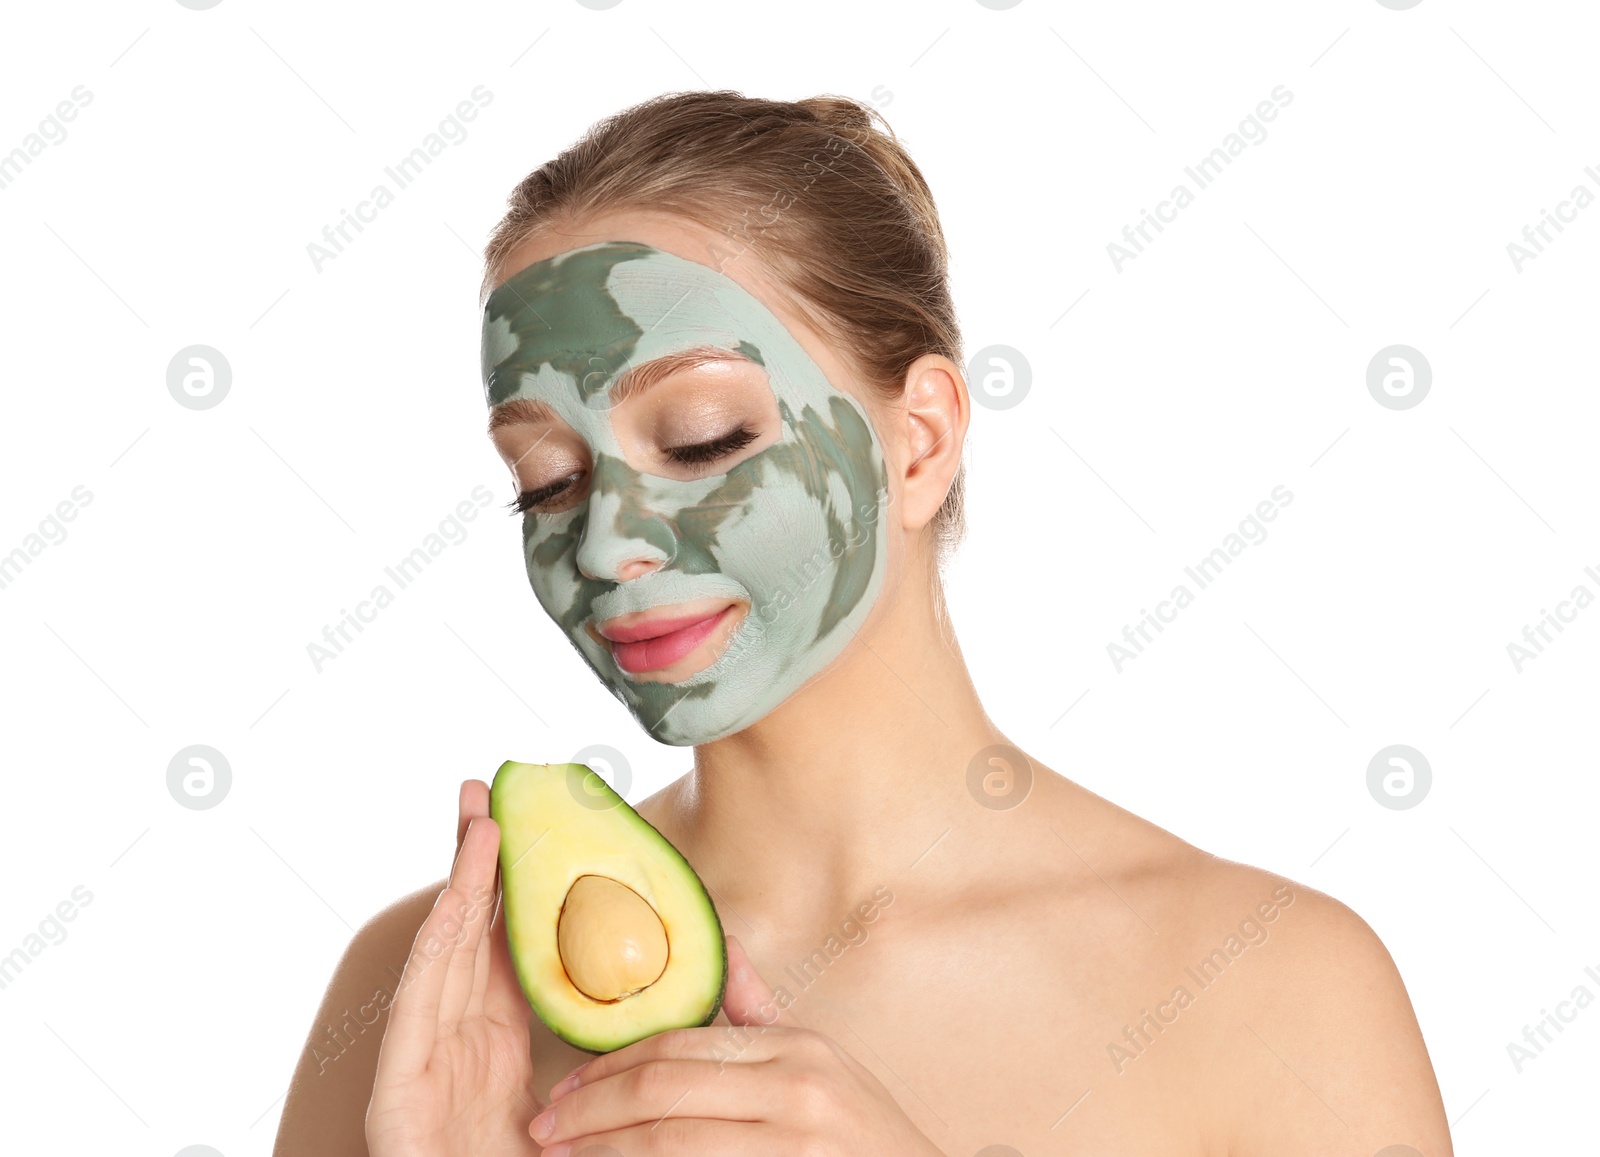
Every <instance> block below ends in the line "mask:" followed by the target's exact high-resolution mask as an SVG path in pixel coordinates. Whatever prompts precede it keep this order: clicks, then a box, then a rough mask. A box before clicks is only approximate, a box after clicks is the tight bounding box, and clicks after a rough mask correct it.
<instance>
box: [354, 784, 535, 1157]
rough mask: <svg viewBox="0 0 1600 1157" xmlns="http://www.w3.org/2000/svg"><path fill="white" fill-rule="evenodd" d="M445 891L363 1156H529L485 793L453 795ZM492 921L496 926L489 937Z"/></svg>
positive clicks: (512, 980) (415, 965) (397, 1017)
mask: <svg viewBox="0 0 1600 1157" xmlns="http://www.w3.org/2000/svg"><path fill="white" fill-rule="evenodd" d="M456 839H457V850H456V862H455V865H454V866H453V867H452V868H451V870H450V883H449V886H448V887H446V888H445V889H444V891H442V892H440V893H439V899H438V901H437V902H436V903H435V904H434V906H433V911H432V912H431V913H430V914H429V915H428V918H427V920H426V921H424V922H423V925H422V928H421V929H420V930H419V931H418V932H417V938H416V941H415V943H413V945H412V947H411V956H410V959H408V960H407V962H406V967H405V975H404V976H403V977H402V978H401V982H400V987H399V990H398V991H397V992H396V993H395V999H394V1003H393V1004H392V1005H391V1006H390V1009H389V1026H388V1029H387V1030H386V1031H385V1032H384V1035H383V1044H382V1046H381V1048H380V1050H379V1053H378V1071H377V1076H376V1078H375V1080H374V1082H373V1089H372V1101H371V1103H370V1104H369V1105H368V1107H367V1148H368V1150H369V1152H370V1153H371V1157H455V1155H457V1154H460V1155H462V1157H468V1155H470V1157H531V1155H533V1154H536V1153H538V1152H539V1149H538V1147H537V1146H536V1145H534V1144H533V1142H532V1141H531V1140H530V1139H529V1135H528V1121H529V1119H530V1118H531V1117H532V1116H533V1115H534V1114H535V1113H536V1112H538V1111H539V1109H540V1108H542V1107H543V1106H542V1105H541V1104H540V1102H539V1098H538V1096H537V1094H536V1093H535V1092H534V1088H533V1068H532V1064H531V1060H530V1057H529V1053H528V1018H529V1016H530V1015H531V1011H532V1010H531V1009H529V1007H528V1002H527V1000H526V999H525V998H524V997H523V995H522V990H521V988H519V987H518V984H517V978H516V974H515V972H514V971H513V970H512V966H511V953H510V950H509V948H508V947H507V945H506V933H505V926H504V920H503V917H497V914H496V913H497V907H498V905H497V899H498V892H499V889H498V888H497V887H496V886H495V869H496V866H497V863H498V860H499V852H500V829H499V826H498V825H497V824H496V823H495V822H494V821H493V820H492V819H490V818H489V787H488V785H487V784H485V783H484V782H482V781H481V780H468V781H467V782H466V783H464V784H462V785H461V803H460V811H459V820H458V823H457V827H456ZM491 920H493V924H492V926H491Z"/></svg>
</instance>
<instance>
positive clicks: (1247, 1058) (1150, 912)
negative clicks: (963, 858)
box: [1044, 773, 1451, 1157]
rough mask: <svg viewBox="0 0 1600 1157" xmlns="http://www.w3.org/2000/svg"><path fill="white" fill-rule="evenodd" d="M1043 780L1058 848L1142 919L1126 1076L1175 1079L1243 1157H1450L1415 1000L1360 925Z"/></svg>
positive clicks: (1119, 1062) (1121, 1033)
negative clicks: (1398, 1149)
mask: <svg viewBox="0 0 1600 1157" xmlns="http://www.w3.org/2000/svg"><path fill="white" fill-rule="evenodd" d="M1046 779H1047V782H1048V784H1049V786H1048V788H1047V790H1046V792H1045V799H1044V802H1045V804H1046V807H1045V809H1044V811H1045V814H1046V815H1047V816H1048V817H1049V819H1050V823H1051V825H1052V826H1053V827H1055V828H1056V829H1057V833H1056V834H1057V835H1058V836H1060V837H1061V839H1062V841H1063V842H1066V843H1068V845H1069V846H1070V847H1072V848H1073V850H1074V851H1075V852H1076V853H1077V855H1078V858H1079V859H1081V860H1082V861H1083V862H1084V863H1085V864H1086V865H1087V866H1088V867H1089V868H1091V869H1092V871H1093V876H1092V877H1090V883H1091V885H1092V886H1093V887H1101V888H1102V889H1103V891H1104V892H1105V893H1106V896H1107V899H1106V906H1107V908H1108V910H1113V911H1114V910H1115V909H1114V905H1120V906H1121V908H1122V909H1123V912H1124V918H1123V919H1122V920H1121V922H1120V925H1119V927H1124V928H1125V927H1128V926H1129V925H1130V924H1131V923H1132V920H1131V917H1129V916H1127V913H1129V912H1131V913H1132V915H1135V916H1137V917H1138V918H1139V919H1138V923H1137V924H1135V925H1133V927H1134V936H1132V937H1130V938H1128V939H1126V940H1122V941H1118V942H1117V943H1119V944H1120V946H1121V947H1120V951H1121V952H1122V953H1123V958H1122V961H1119V963H1122V962H1124V961H1125V967H1121V968H1119V972H1118V975H1119V981H1117V982H1114V983H1117V984H1120V985H1121V990H1120V991H1118V992H1117V993H1116V994H1115V995H1116V997H1117V998H1118V999H1119V1001H1120V1003H1119V1005H1118V1016H1119V1018H1120V1019H1121V1021H1122V1023H1118V1024H1117V1025H1115V1026H1114V1028H1112V1031H1111V1033H1110V1034H1109V1036H1110V1039H1111V1043H1110V1044H1109V1045H1108V1046H1107V1047H1106V1053H1107V1062H1108V1064H1109V1065H1110V1066H1111V1067H1112V1068H1114V1069H1115V1070H1116V1072H1117V1073H1118V1075H1119V1076H1120V1075H1122V1074H1126V1073H1132V1072H1136V1071H1143V1072H1146V1073H1150V1072H1151V1070H1152V1069H1165V1070H1166V1071H1167V1072H1168V1074H1169V1076H1170V1077H1171V1079H1179V1080H1181V1081H1183V1083H1184V1084H1185V1086H1186V1087H1190V1088H1191V1089H1192V1090H1193V1091H1194V1092H1195V1093H1196V1094H1197V1096H1196V1103H1197V1104H1199V1105H1202V1106H1205V1110H1204V1111H1206V1112H1207V1113H1209V1114H1211V1115H1212V1120H1211V1121H1210V1126H1211V1130H1212V1132H1213V1135H1214V1136H1215V1137H1216V1139H1217V1142H1218V1146H1219V1147H1220V1148H1223V1150H1224V1151H1225V1152H1227V1153H1229V1154H1232V1155H1235V1157H1251V1155H1254V1154H1277V1153H1285V1152H1302V1153H1311V1152H1315V1153H1339V1154H1344V1153H1348V1154H1351V1155H1353V1157H1371V1155H1372V1154H1373V1153H1377V1152H1379V1151H1381V1150H1383V1149H1385V1148H1386V1147H1388V1146H1391V1145H1408V1146H1410V1147H1411V1148H1413V1149H1415V1150H1417V1151H1419V1152H1421V1153H1424V1154H1427V1155H1428V1157H1446V1155H1448V1154H1449V1153H1450V1152H1451V1149H1450V1138H1449V1130H1448V1126H1447V1123H1446V1120H1445V1115H1444V1107H1443V1104H1442V1101H1441V1099H1440V1096H1439V1089H1438V1085H1437V1082H1436V1079H1435V1077H1434V1073H1433V1066H1432V1063H1431V1061H1430V1060H1429V1057H1428V1051H1427V1047H1426V1045H1425V1043H1424V1041H1423V1037H1422V1033H1421V1030H1420V1028H1419V1026H1418V1024H1417V1019H1416V1015H1415V1013H1414V1011H1413V1010H1412V1006H1411V998H1410V996H1409V994H1408V993H1407V991H1406V986H1405V983H1404V981H1403V980H1402V979H1401V976H1400V973H1399V970H1398V969H1397V968H1396V966H1395V963H1394V960H1393V959H1392V958H1391V956H1390V954H1389V951H1388V949H1387V948H1385V946H1384V944H1383V941H1382V940H1381V939H1380V938H1379V937H1378V934H1377V933H1376V932H1375V931H1374V930H1373V929H1372V927H1371V926H1370V925H1369V924H1368V923H1367V922H1366V921H1365V920H1363V919H1362V918H1361V916H1360V915H1358V914H1357V913H1356V912H1355V911H1354V910H1352V909H1351V908H1350V907H1349V906H1348V905H1346V904H1344V903H1342V902H1341V901H1339V900H1337V899H1335V898H1334V897H1333V896H1330V895H1328V894H1326V893H1325V892H1321V891H1318V890H1317V889H1315V888H1312V887H1309V886H1307V885H1305V884H1302V883H1299V882H1297V881H1295V880H1292V879H1290V878H1288V877H1286V876H1283V875H1279V874H1278V873H1275V872H1271V871H1267V870H1264V869H1261V868H1256V867H1252V866H1250V865H1248V864H1242V863H1238V862H1235V861H1232V860H1228V859H1224V858H1222V857H1220V856H1216V855H1213V854H1211V853H1209V852H1206V851H1204V850H1203V849H1201V848H1198V847H1195V846H1194V845H1192V844H1189V843H1187V842H1185V841H1184V840H1182V839H1180V838H1179V837H1178V836H1176V835H1174V834H1173V833H1171V832H1168V831H1166V830H1165V829H1163V828H1161V827H1159V826H1157V825H1155V824H1152V823H1150V822H1149V821H1147V820H1145V819H1142V818H1141V817H1139V816H1136V815H1134V814H1133V813H1131V812H1128V811H1126V810H1125V809H1123V808H1120V807H1118V806H1117V805H1115V804H1113V803H1111V802H1109V801H1107V800H1105V799H1103V798H1101V797H1099V796H1096V795H1094V794H1093V793H1092V792H1089V791H1087V790H1086V789H1083V788H1082V787H1079V786H1078V785H1076V784H1073V783H1071V782H1070V781H1067V780H1064V779H1059V777H1056V776H1055V775H1054V773H1049V774H1048V776H1047V777H1046ZM1138 933H1143V939H1142V940H1140V939H1139V938H1138V935H1137V934H1138ZM1130 949H1132V950H1130ZM1108 1027H1111V1026H1108ZM1152 1075H1153V1074H1152Z"/></svg>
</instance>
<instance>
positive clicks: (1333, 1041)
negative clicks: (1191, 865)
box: [1199, 858, 1451, 1157]
mask: <svg viewBox="0 0 1600 1157" xmlns="http://www.w3.org/2000/svg"><path fill="white" fill-rule="evenodd" d="M1207 875H1208V876H1209V877H1210V880H1209V881H1208V882H1207V885H1206V886H1205V889H1204V891H1205V892H1206V893H1207V895H1208V897H1209V899H1208V902H1207V903H1205V904H1203V905H1202V906H1201V907H1200V908H1199V910H1200V911H1202V912H1206V911H1209V912H1210V913H1211V915H1212V917H1213V919H1214V921H1215V925H1214V926H1215V927H1216V929H1217V932H1218V933H1221V932H1222V931H1223V930H1226V931H1227V935H1226V937H1225V938H1224V939H1222V941H1221V942H1220V943H1219V944H1218V945H1217V946H1216V947H1215V948H1213V949H1211V951H1210V955H1209V957H1208V959H1210V960H1211V961H1212V962H1213V964H1220V963H1221V962H1222V961H1223V960H1224V959H1226V960H1227V961H1229V962H1231V961H1233V960H1234V959H1236V956H1235V953H1237V954H1238V955H1239V956H1242V955H1244V954H1245V952H1246V950H1247V949H1248V951H1249V952H1250V953H1254V954H1255V959H1254V960H1253V961H1252V965H1253V967H1251V968H1250V969H1248V970H1246V971H1241V973H1240V975H1239V979H1240V981H1241V983H1240V984H1239V985H1238V986H1237V990H1236V991H1235V992H1233V993H1230V994H1229V996H1228V999H1227V1001H1226V1003H1225V1004H1224V1005H1223V1006H1222V1007H1223V1008H1224V1009H1225V1015H1226V1014H1229V1013H1231V1014H1232V1016H1233V1018H1234V1021H1235V1023H1234V1024H1233V1025H1232V1026H1230V1028H1229V1030H1228V1033H1227V1036H1226V1038H1225V1039H1226V1042H1227V1043H1226V1049H1227V1055H1228V1059H1229V1062H1230V1063H1229V1064H1228V1065H1227V1066H1226V1067H1225V1069H1224V1070H1223V1071H1224V1073H1225V1082H1224V1085H1225V1088H1226V1090H1227V1091H1228V1092H1229V1093H1230V1094H1231V1096H1230V1097H1229V1100H1230V1101H1231V1103H1232V1104H1233V1105H1234V1106H1235V1109H1236V1114H1237V1115H1236V1117H1235V1120H1236V1121H1238V1122H1239V1125H1238V1128H1237V1131H1236V1133H1235V1134H1234V1140H1233V1146H1232V1148H1231V1151H1232V1152H1234V1153H1238V1154H1255V1153H1262V1154H1267V1153H1280V1152H1284V1151H1286V1150H1299V1151H1302V1152H1304V1151H1315V1152H1328V1153H1351V1154H1360V1155H1362V1157H1366V1155H1370V1154H1372V1153H1377V1152H1379V1151H1381V1150H1383V1149H1386V1148H1388V1147H1389V1146H1393V1145H1406V1146H1409V1147H1411V1148H1412V1149H1415V1150H1417V1151H1419V1152H1421V1153H1425V1154H1429V1155H1430V1157H1435V1155H1438V1157H1446V1155H1448V1154H1450V1152H1451V1148H1450V1134H1449V1127H1448V1124H1447V1122H1446V1119H1445V1113H1444V1104H1443V1101H1442V1099H1441V1097H1440V1094H1439V1087H1438V1082H1437V1080H1436V1078H1435V1076H1434V1072H1433V1065H1432V1062H1431V1060H1430V1059H1429V1056H1428V1049H1427V1045H1426V1043H1425V1041H1424V1040H1423V1036H1422V1030H1421V1027H1420V1026H1419V1025H1418V1023H1417V1018H1416V1013H1415V1011H1414V1010H1413V1008H1412V1005H1411V997H1410V995H1409V994H1408V993H1407V991H1406V986H1405V981H1404V980H1403V979H1402V978H1401V975H1400V972H1399V969H1398V968H1396V966H1395V963H1394V959H1393V958H1392V957H1391V956H1390V954H1389V950H1388V949H1387V948H1386V947H1385V946H1384V944H1383V941H1382V940H1381V939H1380V938H1379V937H1378V934H1377V933H1376V932H1375V931H1373V929H1372V927H1371V926H1370V925H1369V924H1368V923H1367V922H1366V921H1365V920H1363V919H1362V918H1361V916H1360V915H1358V914H1357V913H1356V912H1355V911H1354V910H1352V909H1351V908H1350V907H1349V906H1348V905H1346V904H1344V903H1343V902H1341V901H1339V900H1337V899H1335V898H1334V897H1332V896H1330V895H1328V894H1327V893H1325V892H1321V891H1318V890H1317V889H1315V888H1311V887H1308V886H1307V885H1305V884H1301V883H1297V882H1295V881H1293V880H1290V879H1287V878H1286V877H1283V876H1280V875H1277V874H1276V873H1272V872H1267V871H1263V870H1262V869H1259V868H1253V867H1250V866H1248V865H1245V864H1238V863H1234V862H1232V861H1229V860H1223V859H1220V858H1213V859H1212V861H1211V865H1210V867H1209V869H1208V872H1207ZM1228 966H1229V967H1231V963H1230V964H1229V965H1228Z"/></svg>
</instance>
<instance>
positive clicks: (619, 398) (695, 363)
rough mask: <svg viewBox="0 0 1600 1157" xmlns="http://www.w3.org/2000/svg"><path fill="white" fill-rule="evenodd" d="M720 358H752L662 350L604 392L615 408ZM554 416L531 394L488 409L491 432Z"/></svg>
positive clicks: (718, 349)
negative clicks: (664, 382) (660, 384)
mask: <svg viewBox="0 0 1600 1157" xmlns="http://www.w3.org/2000/svg"><path fill="white" fill-rule="evenodd" d="M724 361H753V359H751V358H749V357H746V356H745V355H744V354H742V353H740V352H739V351H738V350H731V349H726V348H724V347H722V346H711V345H702V346H695V347H694V348H693V349H686V350H679V351H677V352H676V353H670V354H663V355H662V356H661V357H658V358H652V359H651V360H650V361H647V362H644V363H642V364H640V365H636V366H630V367H628V369H626V370H624V371H623V372H622V373H621V374H620V375H618V377H617V378H616V380H615V381H613V382H612V383H611V389H610V391H609V393H608V395H607V396H608V397H609V398H610V400H611V406H610V408H611V409H615V408H616V407H618V406H620V405H622V403H623V402H625V401H627V400H628V399H629V398H632V397H635V396H636V395H638V394H642V393H644V392H645V391H646V390H648V389H649V388H650V387H651V386H654V385H656V384H658V383H660V382H662V381H665V380H666V379H667V378H670V377H671V376H672V375H673V374H677V373H682V372H683V371H684V370H692V369H695V368H697V367H699V366H703V365H706V364H708V363H710V362H724ZM556 416H557V415H556V412H555V410H554V409H553V408H551V406H550V404H549V403H548V402H541V401H538V400H537V399H534V398H512V399H510V400H509V401H505V402H501V403H500V404H499V405H498V406H495V407H494V408H493V409H492V410H490V411H489V432H490V433H491V434H492V433H494V432H495V431H496V430H498V429H500V428H501V427H502V426H513V425H518V424H521V423H534V422H549V421H554V420H555V419H556Z"/></svg>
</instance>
